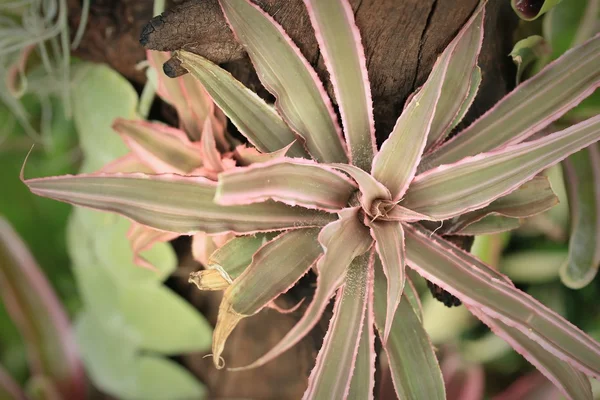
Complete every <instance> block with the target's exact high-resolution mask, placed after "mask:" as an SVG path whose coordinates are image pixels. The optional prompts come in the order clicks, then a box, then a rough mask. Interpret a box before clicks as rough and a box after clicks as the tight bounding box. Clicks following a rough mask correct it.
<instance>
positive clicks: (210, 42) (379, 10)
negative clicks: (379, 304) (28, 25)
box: [70, 0, 516, 399]
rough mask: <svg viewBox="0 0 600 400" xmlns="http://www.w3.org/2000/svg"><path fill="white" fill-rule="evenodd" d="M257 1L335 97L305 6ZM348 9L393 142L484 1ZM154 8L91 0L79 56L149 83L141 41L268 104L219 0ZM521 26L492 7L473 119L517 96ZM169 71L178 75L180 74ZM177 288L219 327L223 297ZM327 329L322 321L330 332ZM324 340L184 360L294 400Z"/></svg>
mask: <svg viewBox="0 0 600 400" xmlns="http://www.w3.org/2000/svg"><path fill="white" fill-rule="evenodd" d="M70 1H71V3H74V4H72V7H73V8H75V7H77V6H79V3H78V1H77V0H70ZM256 2H257V3H258V4H259V5H260V6H261V7H263V8H264V9H265V10H266V11H267V12H269V13H270V14H271V15H273V16H274V18H275V19H276V20H277V21H278V22H279V23H280V24H281V25H283V27H284V28H285V29H286V31H288V33H289V35H290V36H291V37H292V39H293V40H294V41H295V42H296V43H297V44H298V46H299V47H300V49H301V51H302V52H303V54H304V55H305V56H306V58H307V59H308V60H309V62H310V63H311V64H312V65H313V66H314V67H315V68H316V70H317V72H318V74H319V76H320V77H321V78H322V79H323V80H324V82H325V85H326V87H327V89H328V91H329V93H330V94H332V90H331V87H330V84H329V82H328V74H327V72H326V70H325V66H324V63H323V60H322V57H321V55H320V53H319V50H318V46H317V43H316V40H315V38H314V35H313V30H312V28H311V26H310V21H309V19H308V16H307V14H306V11H305V9H304V6H303V4H302V1H301V0H256ZM351 3H352V6H353V7H354V10H355V14H356V21H357V24H358V26H359V29H360V31H361V34H362V39H363V44H364V46H365V50H366V56H367V66H368V70H369V78H370V81H371V88H372V93H373V99H374V109H375V119H376V129H377V137H378V140H379V141H380V142H381V141H382V140H383V139H385V138H386V137H387V136H388V134H389V132H390V130H391V128H392V127H393V125H394V123H395V121H396V119H397V117H398V115H399V114H400V112H401V110H402V108H403V105H404V102H405V101H406V98H407V97H408V96H409V94H410V93H412V92H413V91H414V90H415V89H416V88H418V87H419V86H420V85H421V84H422V83H423V82H424V81H425V79H426V78H427V75H428V73H429V71H430V70H431V67H432V65H433V63H434V61H435V59H436V57H437V56H438V55H439V53H440V52H441V51H442V50H443V49H444V47H445V46H446V45H447V44H448V43H449V42H450V41H451V40H452V38H453V37H454V36H455V34H456V33H457V32H458V31H459V29H460V28H461V27H462V25H463V24H464V23H465V21H466V20H467V19H468V17H469V16H470V15H471V13H472V12H473V10H474V9H475V7H476V5H477V3H478V0H458V1H448V0H351ZM171 4H175V2H173V3H171ZM151 8H152V1H151V0H101V1H96V2H94V6H93V8H92V12H91V15H90V24H89V28H88V31H87V33H86V35H85V36H84V40H83V43H82V46H81V48H80V50H79V53H78V54H79V55H80V56H81V57H83V58H86V59H92V60H95V61H104V62H107V63H109V64H110V65H111V66H113V67H114V68H115V69H117V70H119V71H120V72H121V73H123V74H124V75H125V76H127V77H129V78H130V79H133V80H136V81H138V82H142V81H143V79H144V76H143V74H142V73H140V72H139V71H137V70H135V68H134V67H135V64H136V63H137V62H138V61H141V60H143V59H144V51H143V48H142V46H141V45H140V44H139V43H138V42H137V40H138V38H141V42H142V43H143V44H144V45H145V46H146V47H147V48H151V49H157V50H177V49H181V48H183V49H186V50H189V51H192V52H195V53H198V54H200V55H202V56H204V57H207V58H208V59H210V60H212V61H214V62H217V63H220V64H223V65H224V66H225V67H226V68H227V69H229V70H230V71H232V73H233V74H234V75H235V76H236V77H238V79H240V80H241V81H242V82H244V83H245V84H246V85H247V86H248V87H250V88H251V89H253V90H255V91H257V92H258V93H259V95H261V96H262V97H265V98H270V95H269V94H268V92H266V90H264V88H263V87H262V86H261V85H260V82H258V79H257V77H256V74H255V73H254V71H253V69H252V66H251V63H250V62H249V61H248V58H247V56H246V54H245V52H244V51H243V49H242V47H241V46H240V45H239V44H238V43H237V42H236V41H235V38H234V37H233V34H232V33H231V31H230V30H229V27H228V26H227V24H226V22H225V19H224V17H223V15H222V13H221V10H220V8H219V7H218V3H217V0H193V1H190V2H188V3H184V4H176V5H175V6H174V7H172V8H170V9H169V11H167V12H166V13H164V14H163V15H161V16H158V17H155V18H153V19H152V20H151V21H150V22H149V23H148V20H149V19H150V17H151V15H150V14H151ZM71 15H75V17H74V19H73V20H72V21H71V22H72V27H73V28H75V27H76V25H77V23H78V19H77V17H76V15H78V13H77V11H75V12H72V13H71ZM515 27H516V19H515V16H514V14H513V13H512V11H511V9H510V4H509V1H506V0H489V4H488V6H487V18H486V34H485V40H484V47H483V51H482V54H481V57H480V61H479V63H480V66H481V68H482V71H483V84H482V87H481V88H480V91H479V94H478V96H477V99H476V101H475V104H474V107H473V108H472V110H471V111H470V112H469V114H468V116H467V121H472V120H473V119H474V118H476V117H478V116H479V115H480V114H482V113H483V112H484V111H485V110H487V109H488V108H489V107H490V106H491V105H493V104H494V103H495V102H496V101H498V100H499V99H500V98H501V97H502V96H503V95H504V94H506V93H507V92H508V91H509V90H510V89H511V86H512V82H513V81H514V74H513V70H512V64H511V61H510V59H509V58H508V57H507V54H508V53H509V52H510V49H511V46H512V32H513V30H514V28H515ZM140 35H141V36H140ZM172 72H173V73H174V74H177V73H180V72H181V71H179V70H177V69H173V70H172ZM332 97H333V96H332ZM176 286H177V287H178V289H179V290H178V291H179V292H180V293H182V294H183V295H184V296H185V297H186V298H188V299H189V300H190V301H191V302H192V303H194V304H197V305H198V306H201V309H202V310H203V312H205V313H206V314H207V315H208V316H209V318H211V319H213V320H214V316H215V314H214V313H215V312H216V310H217V308H218V302H219V297H218V296H216V297H215V296H214V295H212V294H210V295H204V294H197V293H196V294H193V292H192V291H191V289H190V287H189V286H186V284H184V283H183V284H177V285H176ZM312 290H313V287H312V284H311V283H310V282H309V281H302V282H301V283H300V284H299V285H298V287H297V288H295V289H294V292H293V293H291V295H289V296H288V298H287V300H286V299H282V301H283V302H286V301H287V303H288V304H287V305H293V304H294V303H295V301H297V300H298V299H299V298H302V297H305V296H308V297H310V293H312ZM290 297H291V298H290ZM308 300H310V299H309V298H307V301H308ZM200 303H202V304H200ZM282 305H285V303H282ZM300 315H301V311H298V312H295V313H293V314H289V315H279V314H277V313H276V312H274V311H271V310H267V311H263V312H261V313H259V314H258V315H257V316H255V317H253V318H249V319H247V320H246V321H244V322H243V323H242V324H240V326H239V327H238V328H237V329H236V330H235V331H234V333H233V335H232V337H231V338H230V339H229V341H228V343H227V346H226V351H225V354H224V355H223V356H224V357H225V360H226V362H227V365H230V366H240V365H245V364H247V363H248V362H250V361H252V360H253V359H255V358H256V357H257V356H259V355H261V354H264V352H266V350H267V349H268V348H269V347H270V346H272V345H273V344H274V343H276V342H277V340H278V339H279V338H281V337H282V336H283V335H284V334H285V333H286V332H287V331H288V330H289V329H290V328H291V326H292V325H293V323H294V322H295V321H296V320H297V319H298V318H299V316H300ZM327 322H328V318H327V316H325V317H324V319H323V326H326V325H327ZM322 334H323V327H320V328H318V329H316V330H315V333H314V334H313V335H312V336H309V337H308V338H307V339H306V340H304V341H303V342H302V343H300V344H299V345H298V346H296V347H294V348H293V349H291V350H289V351H288V352H287V353H286V354H285V355H283V356H282V357H281V358H279V359H278V360H275V361H274V362H272V363H270V364H269V365H266V366H264V367H263V368H260V369H256V370H254V371H248V372H236V373H234V372H228V371H227V370H226V369H225V370H220V371H218V370H215V369H214V368H212V366H211V364H212V361H211V360H210V359H202V358H201V356H198V355H194V356H187V357H185V358H184V359H183V360H182V361H183V362H184V364H185V365H187V366H188V367H189V368H190V369H192V370H193V371H194V372H196V373H197V374H198V376H200V377H202V379H203V380H204V381H205V382H206V383H207V384H208V386H209V389H210V391H211V396H210V397H211V398H260V399H297V398H300V397H301V394H302V392H303V391H304V388H305V387H306V383H307V378H308V375H309V372H310V368H311V367H312V365H313V363H314V358H315V356H316V352H317V350H318V348H319V347H320V341H321V340H322Z"/></svg>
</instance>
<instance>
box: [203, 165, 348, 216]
mask: <svg viewBox="0 0 600 400" xmlns="http://www.w3.org/2000/svg"><path fill="white" fill-rule="evenodd" d="M356 189H357V187H356V185H355V184H354V182H352V181H351V180H350V179H348V178H347V177H346V176H345V175H344V174H342V173H341V172H338V171H336V170H334V169H333V168H330V167H328V166H325V165H319V164H317V163H315V162H312V161H308V160H301V159H296V160H294V159H289V158H284V159H278V160H274V161H271V162H266V163H261V164H254V165H251V166H249V167H246V168H238V169H235V170H232V171H230V172H225V173H222V174H220V175H219V185H218V187H217V194H216V197H215V201H216V202H217V203H219V204H222V205H239V204H252V203H259V202H263V201H265V200H268V199H272V200H277V201H281V202H283V203H286V204H289V205H292V206H294V205H300V206H302V207H306V208H316V209H321V210H332V211H339V210H341V209H342V208H344V207H345V206H346V205H347V204H348V200H349V198H350V196H351V195H352V193H354V192H355V191H356Z"/></svg>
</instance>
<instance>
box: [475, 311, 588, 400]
mask: <svg viewBox="0 0 600 400" xmlns="http://www.w3.org/2000/svg"><path fill="white" fill-rule="evenodd" d="M469 310H470V311H471V312H472V313H473V314H474V315H475V316H476V317H477V318H479V319H480V320H481V321H483V322H484V323H485V324H486V325H487V326H489V327H490V329H491V330H492V331H493V332H494V333H495V334H496V335H498V336H500V337H501V338H502V339H504V340H505V341H506V342H507V343H508V344H510V345H511V347H512V348H514V349H515V350H516V351H517V352H518V353H519V354H521V355H522V356H523V357H525V358H526V359H527V361H529V362H530V363H532V364H533V365H534V366H535V367H536V368H537V369H538V370H539V371H540V372H541V373H542V374H544V375H545V376H546V378H548V379H549V380H550V381H551V382H552V383H553V384H554V385H555V386H556V387H557V388H559V389H560V391H561V392H562V393H563V394H564V395H565V396H567V398H568V399H573V400H578V399H590V400H591V399H592V398H593V395H592V388H591V387H590V380H589V379H588V377H587V376H586V375H585V374H583V373H581V372H579V371H577V370H576V369H575V368H573V367H571V366H570V365H569V364H567V363H566V362H564V361H561V360H559V359H558V358H556V357H554V356H553V355H552V354H550V353H549V352H547V351H546V350H544V348H543V347H542V346H540V345H539V344H537V343H536V342H535V341H533V340H531V339H530V338H528V337H527V336H525V335H524V334H522V333H521V332H519V331H518V330H517V329H515V328H511V327H510V326H508V325H506V324H504V323H502V322H501V321H499V320H495V319H493V318H490V317H488V316H487V315H485V314H483V313H482V312H480V311H479V310H478V309H477V308H475V307H469Z"/></svg>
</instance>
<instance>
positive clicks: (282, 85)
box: [217, 0, 348, 162]
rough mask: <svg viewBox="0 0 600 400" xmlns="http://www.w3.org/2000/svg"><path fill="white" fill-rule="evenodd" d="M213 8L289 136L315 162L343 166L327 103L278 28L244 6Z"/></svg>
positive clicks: (243, 2) (229, 3) (240, 1)
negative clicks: (225, 23)
mask: <svg viewBox="0 0 600 400" xmlns="http://www.w3.org/2000/svg"><path fill="white" fill-rule="evenodd" d="M219 2H220V4H221V7H222V8H223V12H224V14H225V17H226V18H227V20H228V22H229V24H230V25H231V28H232V30H233V31H234V33H235V34H236V36H237V39H238V41H240V43H241V44H242V45H243V46H244V48H245V49H246V51H247V52H248V55H249V56H250V59H251V60H252V62H253V63H254V67H255V68H256V71H257V73H258V77H259V78H260V80H261V82H262V83H263V85H264V86H265V87H266V88H267V89H268V90H269V91H270V92H271V93H273V94H274V95H275V97H276V99H277V101H276V103H275V106H276V107H277V109H278V111H279V112H280V114H281V116H282V117H283V119H284V120H285V121H286V122H287V124H288V125H289V126H290V127H291V128H292V129H293V130H294V132H297V133H298V134H299V135H300V136H301V137H302V138H304V140H305V141H306V148H307V149H308V151H309V153H310V154H311V155H312V156H313V157H314V158H315V159H316V160H317V161H320V162H346V161H347V159H348V157H347V155H346V150H345V149H344V145H343V138H342V134H341V130H340V128H339V126H338V124H337V119H336V116H335V113H334V112H333V107H332V105H331V101H330V100H329V97H327V94H326V93H325V89H324V88H323V84H322V83H321V81H320V80H319V78H318V76H317V74H316V72H315V71H314V70H313V69H312V67H311V66H310V64H309V63H308V61H306V59H305V58H304V56H303V55H302V53H301V52H300V50H299V49H298V47H297V46H296V45H295V44H294V42H292V40H291V39H290V38H289V36H288V35H287V34H286V33H285V31H284V30H283V28H282V27H281V26H280V25H279V24H277V22H275V20H274V19H273V18H272V17H271V16H270V15H268V14H266V13H265V12H264V11H263V10H261V9H260V8H259V7H258V6H256V5H254V4H253V3H251V2H250V1H248V0H220V1H219ZM217 104H218V102H217ZM273 150H277V149H273Z"/></svg>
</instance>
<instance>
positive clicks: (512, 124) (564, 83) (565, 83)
mask: <svg viewBox="0 0 600 400" xmlns="http://www.w3.org/2000/svg"><path fill="white" fill-rule="evenodd" d="M598 63H600V35H596V36H595V37H593V38H592V39H590V40H588V41H587V42H585V43H584V44H582V45H581V46H578V47H576V48H574V49H572V50H569V51H568V52H566V53H565V54H564V55H563V56H562V57H560V58H559V59H557V60H556V61H554V62H552V63H551V64H548V65H547V66H546V67H545V68H544V69H543V70H542V71H540V72H539V73H537V74H535V76H533V77H532V78H530V79H528V80H526V81H525V82H523V83H522V84H520V85H519V86H517V87H516V88H515V89H514V90H513V91H512V92H511V93H509V94H508V95H507V96H506V97H504V98H503V99H502V100H500V101H499V102H498V103H497V104H496V105H495V106H494V107H493V108H491V109H490V110H489V111H488V112H486V113H485V114H484V115H483V116H482V117H481V118H479V119H478V120H477V121H475V122H473V123H472V124H471V125H470V126H469V127H468V128H467V129H465V130H463V131H461V132H460V133H459V134H458V135H456V136H455V137H453V138H452V139H450V140H449V141H448V142H446V143H444V144H443V145H442V146H441V147H440V148H439V149H437V150H436V151H435V152H434V153H431V154H429V155H428V156H427V157H425V158H424V159H423V161H422V164H421V165H422V167H421V170H426V169H431V168H434V167H436V166H438V165H441V164H449V163H453V162H456V161H458V160H460V159H462V158H464V157H468V156H472V155H475V154H479V153H481V152H484V151H489V150H492V149H495V148H498V147H500V146H504V145H508V144H516V143H520V142H523V141H524V140H526V139H527V138H529V137H531V135H533V134H534V133H536V132H538V131H540V130H542V129H543V128H545V127H546V126H548V125H549V124H550V123H552V122H553V121H555V120H557V119H558V118H560V117H561V116H562V115H564V114H565V113H566V112H567V111H569V110H570V109H571V108H573V107H575V106H576V105H577V104H579V103H580V102H581V101H582V100H583V99H585V98H586V97H588V96H589V95H591V94H592V93H594V91H595V90H596V88H597V87H598V86H600V69H599V68H598V67H597V66H598Z"/></svg>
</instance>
